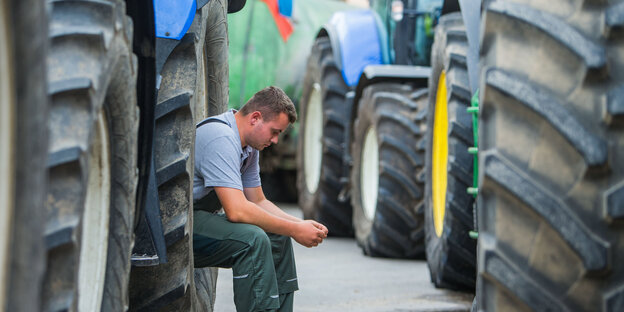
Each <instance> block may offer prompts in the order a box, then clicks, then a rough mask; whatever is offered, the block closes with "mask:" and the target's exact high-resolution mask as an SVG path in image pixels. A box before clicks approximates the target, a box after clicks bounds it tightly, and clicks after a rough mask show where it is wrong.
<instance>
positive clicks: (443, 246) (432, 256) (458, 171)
mask: <svg viewBox="0 0 624 312" xmlns="http://www.w3.org/2000/svg"><path fill="white" fill-rule="evenodd" d="M467 50H468V42H467V39H466V30H465V27H464V25H463V21H462V17H461V14H460V13H459V12H457V13H451V14H448V15H444V16H442V17H441V18H440V20H439V23H438V26H436V31H435V38H434V43H433V48H432V52H431V64H432V70H431V77H430V78H429V108H428V110H427V111H428V116H427V123H428V126H427V128H428V129H431V131H429V132H428V133H427V137H428V139H427V148H426V151H427V153H426V157H425V166H426V175H425V177H426V181H427V182H426V183H425V190H426V191H425V240H426V246H427V264H428V266H429V273H430V274H431V281H432V282H433V283H434V284H435V286H436V287H441V288H450V289H467V290H470V289H474V287H475V276H476V269H475V264H476V255H475V254H476V241H475V240H474V239H472V238H470V237H469V235H468V232H469V231H470V230H472V229H473V203H474V197H473V196H472V195H469V194H468V193H467V189H468V187H470V186H472V183H473V182H472V181H473V176H472V167H473V157H472V155H470V154H469V153H468V147H470V146H473V142H474V139H473V133H472V116H471V115H470V114H469V113H468V112H467V111H466V109H467V108H468V107H469V106H470V98H471V96H470V87H469V85H468V71H467V68H466V53H467ZM442 71H444V72H445V74H446V90H447V101H446V102H447V112H448V136H447V138H446V141H447V142H448V162H447V187H446V195H445V208H444V209H445V213H444V220H443V221H442V222H443V229H442V234H441V235H440V236H439V237H438V235H437V234H436V230H435V226H434V217H433V197H432V194H433V182H432V181H433V179H432V171H433V168H432V163H433V162H432V157H433V147H432V146H433V136H434V119H435V118H434V117H435V111H436V98H437V92H438V82H439V78H440V75H441V73H442Z"/></svg>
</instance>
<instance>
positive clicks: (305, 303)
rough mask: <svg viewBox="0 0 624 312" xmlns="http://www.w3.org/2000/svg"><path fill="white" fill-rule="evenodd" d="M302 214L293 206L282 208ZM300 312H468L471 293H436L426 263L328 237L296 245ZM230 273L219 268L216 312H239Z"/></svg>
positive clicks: (297, 296) (352, 240) (297, 310)
mask: <svg viewBox="0 0 624 312" xmlns="http://www.w3.org/2000/svg"><path fill="white" fill-rule="evenodd" d="M279 206H280V207H282V208H283V209H284V210H286V211H287V212H288V213H291V214H293V215H297V216H299V217H300V216H301V211H300V210H299V209H298V208H297V207H296V206H293V205H279ZM293 243H294V244H293V245H294V246H295V257H296V263H297V273H298V277H299V289H300V290H299V291H298V292H296V295H295V309H294V310H295V311H296V312H319V311H326V312H382V311H383V312H386V311H397V312H398V311H400V312H412V311H413V312H416V311H469V310H470V305H471V303H472V298H473V294H466V293H461V292H454V291H448V290H442V289H436V288H435V287H434V286H433V284H431V282H430V280H429V270H428V268H427V262H426V261H422V260H421V261H415V260H396V259H382V258H370V257H366V256H364V255H363V254H362V251H361V249H360V248H359V247H358V246H357V244H356V243H355V241H354V239H346V238H333V237H330V238H327V239H326V240H325V241H324V242H323V244H321V245H320V246H318V247H316V248H310V249H308V248H305V247H302V246H301V245H299V244H297V243H295V242H294V241H293ZM232 298H233V293H232V270H230V269H220V270H219V278H218V281H217V298H216V303H215V312H234V311H236V309H235V307H234V302H233V299H232Z"/></svg>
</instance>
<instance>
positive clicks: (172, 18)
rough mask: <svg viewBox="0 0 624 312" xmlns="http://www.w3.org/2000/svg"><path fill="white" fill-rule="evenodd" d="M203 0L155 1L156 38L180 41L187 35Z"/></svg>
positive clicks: (203, 3) (204, 2) (203, 2)
mask: <svg viewBox="0 0 624 312" xmlns="http://www.w3.org/2000/svg"><path fill="white" fill-rule="evenodd" d="M198 2H199V4H200V5H205V4H206V3H207V2H208V1H201V0H176V1H172V0H154V18H155V23H156V37H158V38H167V39H175V40H180V39H182V37H183V36H184V34H186V32H187V31H188V29H189V27H191V23H192V22H193V18H194V17H195V11H197V7H198V6H197V5H198Z"/></svg>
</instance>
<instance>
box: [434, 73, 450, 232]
mask: <svg viewBox="0 0 624 312" xmlns="http://www.w3.org/2000/svg"><path fill="white" fill-rule="evenodd" d="M447 109H448V108H447V90H446V74H445V73H444V71H442V73H441V74H440V79H438V91H437V92H436V102H435V115H434V119H433V146H432V149H433V151H432V167H433V168H432V173H431V175H432V176H431V179H432V185H431V188H432V193H433V194H432V196H433V224H434V226H435V232H436V235H437V236H438V237H440V236H441V235H442V231H443V230H444V213H445V209H446V202H445V201H446V183H447V181H446V179H447V176H446V175H447V171H446V170H447V162H448V113H447Z"/></svg>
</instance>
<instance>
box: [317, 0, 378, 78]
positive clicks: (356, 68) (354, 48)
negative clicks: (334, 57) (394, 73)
mask: <svg viewBox="0 0 624 312" xmlns="http://www.w3.org/2000/svg"><path fill="white" fill-rule="evenodd" d="M376 23H377V22H376V21H375V15H374V13H373V12H372V11H370V10H355V11H344V12H336V13H334V15H333V16H332V18H331V19H330V21H329V24H330V25H331V26H333V27H332V28H333V29H334V30H335V34H334V35H336V36H337V39H338V43H339V44H340V48H339V49H338V50H339V51H340V52H341V55H340V59H341V63H342V76H343V78H344V79H345V82H346V83H347V85H349V86H351V87H354V86H356V85H357V83H358V80H359V79H360V74H362V71H363V70H364V67H366V66H367V65H379V64H383V58H382V50H381V46H380V40H379V33H378V30H377V24H376Z"/></svg>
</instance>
